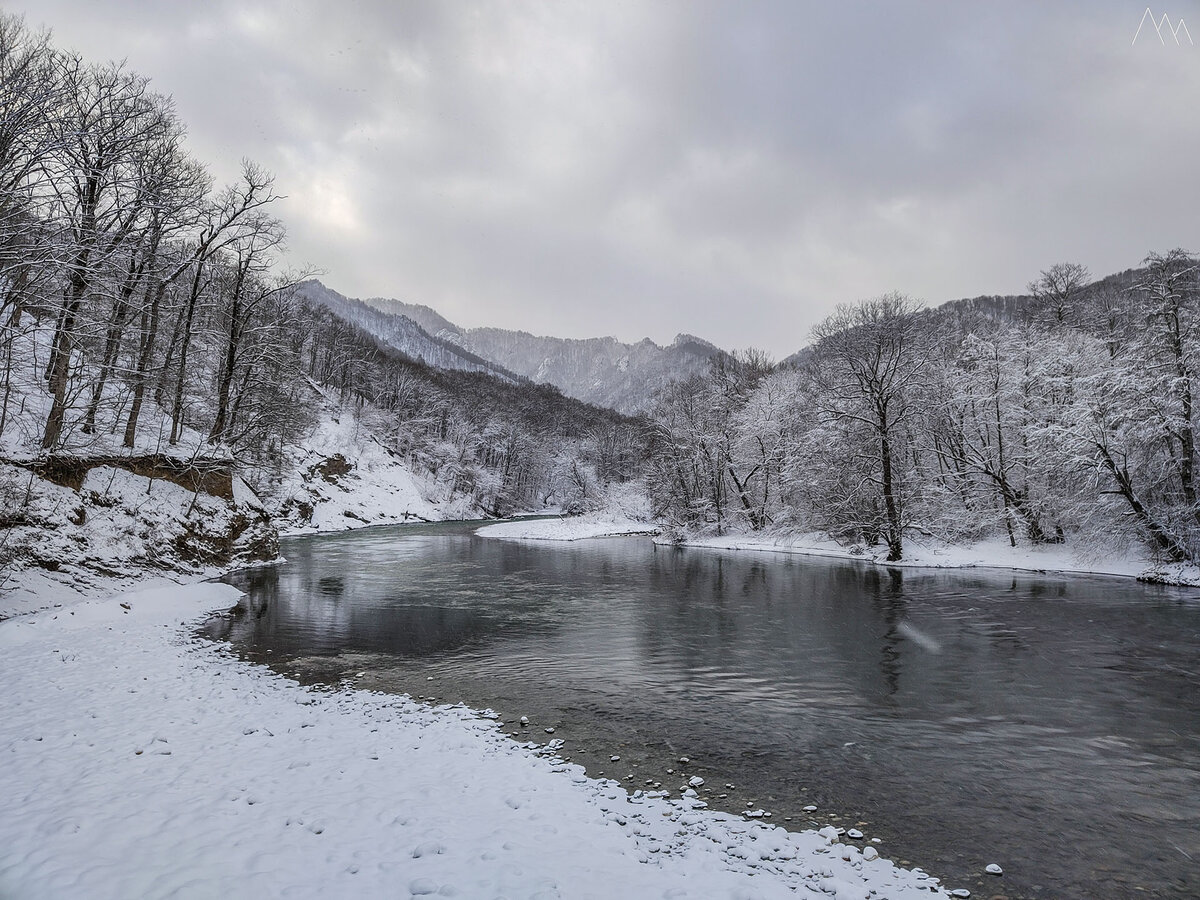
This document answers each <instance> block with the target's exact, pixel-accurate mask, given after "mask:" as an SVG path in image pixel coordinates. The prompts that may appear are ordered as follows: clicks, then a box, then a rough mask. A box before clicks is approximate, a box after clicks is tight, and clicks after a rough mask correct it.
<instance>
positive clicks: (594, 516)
mask: <svg viewBox="0 0 1200 900" xmlns="http://www.w3.org/2000/svg"><path fill="white" fill-rule="evenodd" d="M475 533H476V534H477V535H479V536H480V537H490V538H505V539H506V540H513V541H581V540H584V539H586V538H598V537H618V536H621V535H635V534H643V535H645V534H657V533H658V528H657V527H655V526H654V525H652V524H650V523H648V522H640V521H637V520H635V519H630V518H626V517H624V516H620V515H611V514H606V513H588V514H586V515H582V516H570V517H561V518H553V519H516V520H514V521H511V522H497V523H496V524H494V525H484V526H483V527H482V528H479V529H477V530H476V532H475Z"/></svg>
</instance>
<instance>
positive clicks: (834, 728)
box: [207, 524, 1200, 898]
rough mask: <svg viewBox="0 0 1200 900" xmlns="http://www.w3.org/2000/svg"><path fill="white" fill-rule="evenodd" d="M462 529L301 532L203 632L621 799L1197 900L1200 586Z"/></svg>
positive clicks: (971, 864) (1053, 886)
mask: <svg viewBox="0 0 1200 900" xmlns="http://www.w3.org/2000/svg"><path fill="white" fill-rule="evenodd" d="M472 529H473V526H470V525H464V524H453V525H451V524H446V525H432V526H399V527H389V528H374V529H368V530H365V531H360V532H352V533H347V534H339V535H324V536H318V537H306V538H294V539H289V540H286V541H285V542H284V544H283V554H284V556H285V557H286V558H287V562H286V564H284V565H281V566H279V567H278V568H271V569H260V570H251V571H247V572H242V573H236V574H235V575H232V576H229V577H228V578H227V580H228V581H230V582H232V583H233V584H235V585H237V586H238V587H240V588H242V589H243V590H245V591H247V592H248V594H249V596H250V600H249V604H250V607H251V609H252V614H250V615H245V616H241V617H235V618H223V619H217V620H214V621H213V622H212V623H210V625H209V626H208V627H207V631H208V633H209V634H210V635H211V636H213V637H218V638H229V639H231V640H232V641H233V642H234V643H235V645H236V646H237V647H239V648H240V649H241V650H242V651H243V652H245V653H246V654H247V655H248V656H250V657H252V658H254V659H257V660H260V661H264V662H269V663H270V664H272V665H273V666H275V667H276V668H277V669H279V670H280V671H284V672H288V673H289V674H298V675H300V676H301V677H303V678H307V679H313V680H323V681H330V682H335V683H337V682H341V681H342V680H343V679H345V678H347V677H354V676H357V675H358V673H360V672H362V673H365V674H364V675H363V676H362V677H360V678H356V679H355V681H356V683H358V684H362V685H365V686H369V687H372V688H377V689H386V690H395V691H404V692H407V693H411V694H413V695H414V696H421V697H428V698H430V699H434V698H436V699H437V700H439V701H450V702H457V701H460V700H461V701H465V702H466V703H467V704H468V705H471V706H476V707H491V708H493V709H495V710H497V711H498V712H499V713H500V714H501V716H502V718H504V719H505V721H507V722H509V723H510V724H509V726H508V728H507V729H506V730H508V731H509V732H511V733H513V734H515V735H516V736H518V737H521V738H526V739H541V740H543V741H544V740H548V739H549V738H550V735H549V734H548V733H547V732H546V729H547V728H553V729H554V733H553V737H555V738H557V739H562V740H563V741H564V742H565V745H564V748H563V751H562V752H563V753H564V754H565V755H566V756H568V757H570V758H572V759H574V760H575V761H577V762H582V763H584V764H585V765H586V766H587V767H588V770H589V772H590V773H592V774H599V773H600V772H605V773H606V775H607V777H614V778H619V779H621V780H623V781H624V783H626V784H627V785H629V786H630V789H634V788H637V787H644V786H646V785H647V784H655V783H657V784H661V785H662V786H663V787H666V788H670V789H672V790H678V789H679V788H680V787H681V785H680V784H677V783H676V782H677V781H679V780H680V778H681V776H682V775H686V776H688V777H690V776H691V775H693V774H698V775H700V776H702V777H703V778H705V789H704V790H705V791H706V793H705V794H704V796H705V798H706V799H708V800H709V801H710V802H711V803H712V805H713V806H714V807H718V808H725V809H729V810H731V811H738V810H742V809H745V808H746V807H747V804H753V806H754V807H756V808H758V807H761V808H765V809H766V810H768V811H769V812H771V814H772V819H771V821H773V822H775V823H777V824H782V825H786V826H788V827H807V826H809V825H810V824H814V823H820V824H824V823H828V822H832V823H833V824H837V825H842V826H845V827H848V828H849V827H852V826H855V825H857V826H858V827H859V828H860V829H861V830H863V831H864V832H866V834H867V838H866V839H867V840H869V839H870V838H871V837H876V838H879V839H880V840H881V843H880V844H879V847H880V849H881V851H882V852H884V853H885V855H890V856H892V857H893V858H896V859H898V860H904V861H906V862H909V863H911V864H913V865H920V866H922V867H923V868H925V869H926V870H927V871H929V872H932V873H934V874H937V875H939V876H942V877H943V879H944V880H945V882H946V883H947V884H948V885H950V886H954V887H957V886H966V887H968V888H970V889H971V890H972V891H973V892H975V894H976V896H978V895H979V894H980V893H982V895H983V896H985V897H988V896H994V895H1000V896H1005V897H1038V898H1041V897H1095V898H1103V897H1114V898H1117V897H1130V896H1138V897H1179V898H1182V897H1195V896H1197V895H1200V674H1198V671H1197V665H1198V661H1200V601H1198V600H1197V597H1198V593H1197V592H1196V591H1193V590H1187V589H1172V588H1162V587H1151V586H1147V585H1141V584H1138V583H1136V582H1134V581H1132V580H1128V579H1113V578H1089V577H1056V576H1052V575H1038V574H1020V573H1018V574H1010V573H1000V572H996V571H984V570H974V571H947V570H905V571H901V570H898V569H891V570H889V569H882V568H877V567H873V566H871V565H869V564H865V563H857V562H850V561H831V560H826V559H818V558H811V557H802V556H786V555H782V554H749V553H736V552H725V551H707V550H695V549H682V550H680V549H674V548H664V547H655V546H654V545H653V544H652V543H651V542H650V541H649V540H647V539H634V538H627V539H603V540H593V541H584V542H577V543H573V544H547V543H537V544H534V543H520V542H511V541H502V540H488V539H483V538H479V537H476V536H475V535H474V534H473V533H472ZM521 715H526V716H527V717H528V718H529V719H530V720H531V722H530V725H529V726H527V727H521V726H520V725H518V724H515V723H516V721H517V719H518V718H519V717H520V716H521ZM612 756H620V761H617V762H614V761H613V760H612V759H611V757H612ZM681 756H686V757H687V758H688V760H689V761H688V762H687V763H680V762H679V758H680V757H681ZM668 770H670V771H668ZM806 806H816V807H817V812H815V813H814V812H811V811H805V809H804V807H806ZM989 862H998V863H1000V864H1001V865H1002V866H1003V867H1004V869H1005V874H1004V875H1003V876H1002V877H1000V878H992V877H991V876H987V875H984V874H982V870H983V867H984V865H986V864H987V863H989Z"/></svg>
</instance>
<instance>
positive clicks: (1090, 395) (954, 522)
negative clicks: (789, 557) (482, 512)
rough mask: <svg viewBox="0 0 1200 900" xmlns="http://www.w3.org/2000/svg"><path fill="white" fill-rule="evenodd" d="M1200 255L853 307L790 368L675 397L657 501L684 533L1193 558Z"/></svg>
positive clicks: (653, 454)
mask: <svg viewBox="0 0 1200 900" xmlns="http://www.w3.org/2000/svg"><path fill="white" fill-rule="evenodd" d="M1198 274H1200V264H1198V261H1197V259H1196V257H1195V256H1193V255H1192V254H1190V253H1188V252H1186V251H1184V250H1180V249H1176V250H1170V251H1166V252H1154V253H1151V254H1150V255H1149V256H1148V257H1147V258H1146V259H1145V261H1144V263H1143V267H1142V268H1140V269H1139V270H1137V271H1135V272H1131V273H1126V274H1124V275H1122V276H1116V277H1112V278H1108V279H1104V280H1102V281H1101V282H1097V283H1095V284H1092V283H1090V282H1089V277H1090V276H1089V274H1088V272H1087V270H1086V269H1085V268H1084V267H1083V266H1080V265H1078V264H1069V263H1064V264H1060V265H1056V266H1053V267H1051V268H1050V269H1048V270H1046V271H1044V272H1042V273H1041V274H1040V276H1039V277H1038V278H1037V279H1036V280H1035V281H1034V282H1033V283H1032V284H1031V285H1030V296H1029V298H1028V299H1027V300H1025V301H1024V302H1022V303H1019V304H1016V305H1014V304H1013V303H1010V302H1001V301H997V302H991V303H979V304H971V303H960V304H950V305H948V306H947V307H943V308H942V309H939V310H926V309H923V308H922V307H921V306H920V305H919V304H917V303H915V302H914V301H912V300H911V299H909V298H908V297H905V296H903V295H900V294H888V295H885V296H882V297H878V298H874V299H871V300H868V301H865V302H862V303H858V304H855V305H847V306H842V307H839V309H838V310H837V312H835V313H834V314H833V315H832V316H830V317H829V318H828V319H826V320H825V321H824V322H822V323H821V324H820V325H819V326H818V327H817V328H816V329H815V330H814V332H813V339H814V340H813V343H812V345H811V346H810V347H809V348H807V350H806V351H805V352H804V353H802V354H799V355H798V357H797V358H796V359H794V360H792V361H791V362H790V363H789V364H787V365H783V366H776V365H772V364H771V362H770V361H769V360H768V359H767V358H766V357H765V356H764V355H763V354H761V353H757V352H746V353H739V354H733V355H731V356H728V357H723V358H721V359H719V360H717V361H715V362H714V365H713V366H712V368H711V370H710V371H709V372H708V373H707V374H705V375H699V376H696V377H693V378H691V379H689V380H687V381H684V382H681V383H678V384H676V385H674V386H673V387H672V388H671V389H670V390H668V391H667V392H665V393H664V394H663V395H662V396H661V397H660V399H659V402H658V405H657V408H656V410H655V414H654V416H653V423H652V425H651V428H650V435H649V443H650V451H649V452H650V463H649V466H650V476H649V489H650V492H651V494H652V498H653V503H654V508H655V509H656V510H657V512H658V513H659V514H660V515H661V516H662V517H663V518H664V520H665V521H666V522H667V523H668V524H669V525H670V526H671V527H673V528H675V529H678V530H679V531H681V532H686V533H697V532H699V533H716V534H722V533H725V532H727V531H730V530H735V531H736V530H747V531H762V530H775V531H789V532H798V531H805V532H822V533H825V534H828V535H831V536H833V537H835V538H837V539H838V540H841V541H844V542H847V543H857V544H860V545H865V546H877V547H879V548H880V549H881V550H883V551H884V552H885V553H886V556H887V558H888V559H891V560H898V559H901V558H903V556H904V552H905V542H906V541H907V540H908V539H910V538H911V537H912V536H914V535H924V536H927V537H935V538H939V539H945V540H950V541H971V540H976V539H980V538H984V537H988V536H992V535H1003V537H1004V538H1005V539H1006V540H1007V541H1008V542H1009V543H1011V544H1012V545H1013V546H1016V545H1017V544H1018V543H1020V542H1024V543H1029V544H1046V543H1057V542H1062V541H1064V540H1066V539H1067V538H1076V539H1079V540H1081V541H1086V542H1088V543H1089V544H1091V545H1092V546H1097V547H1099V546H1112V545H1114V544H1119V543H1128V542H1130V541H1139V542H1142V543H1144V545H1145V546H1147V547H1148V548H1149V549H1150V550H1151V551H1152V552H1153V553H1154V554H1155V555H1156V556H1157V557H1158V558H1160V559H1164V560H1171V561H1188V562H1194V561H1196V559H1197V553H1198V552H1200V506H1198V505H1197V472H1196V443H1197V427H1198V421H1197V410H1196V391H1197V384H1196V378H1197V365H1198V362H1200V277H1198Z"/></svg>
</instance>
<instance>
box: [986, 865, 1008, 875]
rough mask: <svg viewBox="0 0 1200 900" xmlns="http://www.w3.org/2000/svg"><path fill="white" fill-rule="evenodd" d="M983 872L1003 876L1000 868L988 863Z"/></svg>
mask: <svg viewBox="0 0 1200 900" xmlns="http://www.w3.org/2000/svg"><path fill="white" fill-rule="evenodd" d="M983 871H985V872H987V873H988V874H989V875H1003V874H1004V870H1003V869H1002V868H1000V867H999V866H998V865H996V864H995V863H988V864H987V868H985V869H984V870H983Z"/></svg>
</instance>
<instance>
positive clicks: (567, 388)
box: [301, 281, 721, 414]
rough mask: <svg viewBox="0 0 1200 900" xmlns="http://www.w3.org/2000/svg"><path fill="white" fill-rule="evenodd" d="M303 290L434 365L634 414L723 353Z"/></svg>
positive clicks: (696, 342) (694, 344) (310, 287)
mask: <svg viewBox="0 0 1200 900" xmlns="http://www.w3.org/2000/svg"><path fill="white" fill-rule="evenodd" d="M301 293H302V294H304V295H305V296H309V297H310V298H311V299H314V300H315V301H317V302H320V303H323V304H324V305H325V306H328V307H330V308H331V309H333V310H334V312H336V313H337V314H338V315H340V316H342V317H344V318H346V319H348V320H349V321H352V322H353V323H354V324H356V325H359V326H360V327H362V328H365V329H366V330H367V331H369V332H370V333H371V334H373V335H374V336H375V337H376V338H378V339H379V340H381V341H383V342H385V343H387V344H390V345H391V346H393V347H395V348H396V349H398V350H400V351H402V352H404V353H406V354H408V355H409V356H412V357H413V358H417V359H422V360H424V361H425V362H426V363H428V364H429V365H432V366H437V367H441V368H454V369H467V370H469V371H472V370H478V371H490V372H492V374H497V375H500V377H506V378H508V379H510V380H511V379H529V380H531V381H535V382H538V383H545V384H551V385H553V386H554V387H556V388H558V389H559V390H560V391H562V392H563V393H564V394H565V395H567V396H568V397H574V398H575V399H577V400H583V401H584V402H587V403H593V404H596V405H598V406H607V407H611V408H612V409H616V410H619V411H620V412H623V413H629V414H632V413H638V412H642V411H645V410H646V409H648V408H649V406H650V404H651V402H652V400H653V398H654V396H655V395H656V394H657V393H658V391H660V390H661V389H662V388H664V387H666V386H667V385H668V384H669V383H670V382H672V381H675V380H680V379H683V378H686V377H687V376H689V375H691V374H692V373H694V372H698V371H701V370H702V369H703V368H704V367H705V366H706V365H707V360H708V358H709V357H711V356H712V355H714V354H716V353H719V352H721V351H720V350H719V348H717V347H716V346H715V345H714V344H711V343H709V342H708V341H705V340H702V339H700V338H698V337H695V336H694V335H690V334H681V335H679V336H678V337H676V339H675V343H673V344H672V345H670V346H669V347H660V346H659V345H658V344H656V343H654V341H652V340H650V339H649V338H643V339H642V340H640V341H638V342H637V343H635V344H626V343H623V342H621V341H619V340H618V339H617V338H615V337H612V336H606V337H594V338H558V337H551V336H538V335H533V334H530V333H529V332H525V331H513V330H508V329H504V328H492V327H485V328H461V327H459V326H458V325H455V324H454V323H453V322H451V321H450V320H449V319H446V318H445V317H444V316H442V315H441V314H439V313H438V312H437V311H436V310H434V309H431V308H430V307H428V306H424V305H423V304H419V303H405V302H404V301H401V300H392V299H388V298H383V297H373V298H371V299H369V300H365V301H359V300H351V299H348V298H346V297H343V296H342V295H341V294H338V293H337V292H336V291H332V290H330V289H329V288H327V287H326V286H325V285H323V284H321V283H320V282H319V281H312V282H306V283H305V285H303V286H302V290H301Z"/></svg>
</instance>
